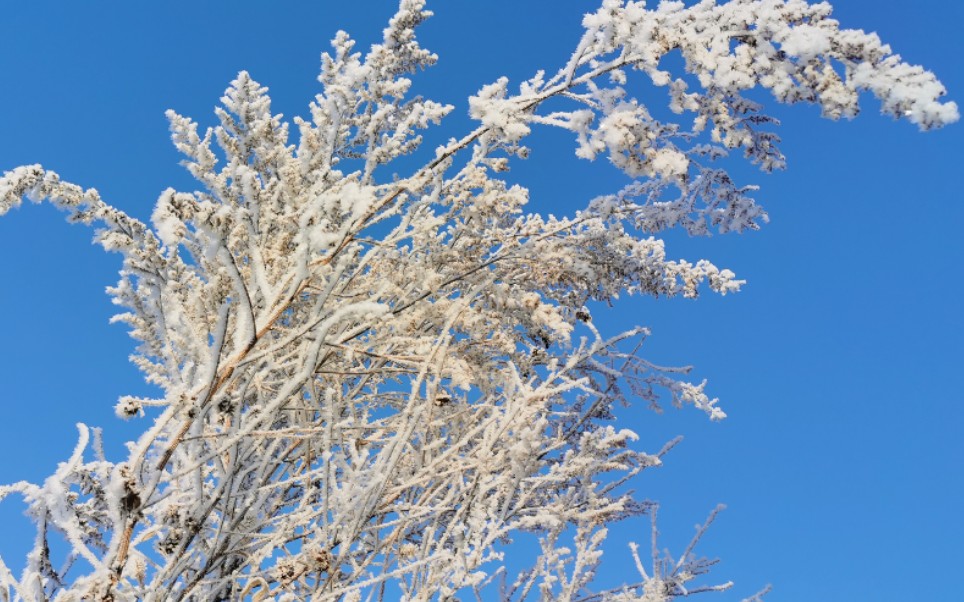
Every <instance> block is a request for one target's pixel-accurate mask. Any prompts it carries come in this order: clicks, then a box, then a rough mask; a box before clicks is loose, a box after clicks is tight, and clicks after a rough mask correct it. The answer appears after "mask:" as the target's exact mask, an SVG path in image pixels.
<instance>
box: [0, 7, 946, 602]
mask: <svg viewBox="0 0 964 602" xmlns="http://www.w3.org/2000/svg"><path fill="white" fill-rule="evenodd" d="M150 4H151V6H150V7H148V6H147V5H148V3H136V2H129V1H125V2H121V1H102V2H83V3H81V2H48V1H41V0H34V1H32V2H29V3H28V2H10V3H6V4H5V6H4V17H3V19H2V20H0V74H2V78H3V82H4V83H3V92H2V93H0V168H2V169H10V168H12V167H14V166H17V165H21V164H25V163H34V162H40V163H42V164H43V165H44V166H45V167H48V168H50V169H53V170H55V171H58V172H59V173H61V175H62V176H63V177H64V178H66V179H68V180H71V181H74V182H76V183H79V184H81V185H84V186H92V187H96V188H97V189H99V190H100V191H101V193H102V195H103V196H104V198H105V199H106V200H108V201H109V202H111V203H113V204H115V205H117V206H119V207H121V208H122V209H124V210H126V211H128V212H129V213H132V214H133V215H135V216H138V217H141V218H142V219H146V218H147V217H148V216H149V215H150V211H151V208H152V206H153V203H154V201H155V200H156V198H157V196H158V194H159V193H160V192H161V191H162V190H163V189H164V188H165V187H167V186H174V187H180V188H182V189H188V190H191V189H193V184H192V182H191V181H190V180H189V179H188V177H187V175H186V173H184V171H183V169H182V168H180V167H179V166H178V165H177V161H178V157H177V155H176V153H175V151H174V149H173V147H172V146H171V144H170V142H169V138H168V132H167V124H166V121H165V119H164V116H163V112H164V110H165V109H167V108H173V109H175V110H177V111H178V112H180V113H182V114H186V115H190V116H193V117H195V118H197V119H199V120H200V121H201V123H202V124H204V125H207V124H211V123H212V122H213V115H212V112H211V110H212V108H213V106H214V104H215V103H216V101H217V99H218V98H219V97H220V95H221V93H222V92H223V90H224V88H225V87H226V86H227V84H228V82H229V81H230V80H231V79H232V78H233V77H234V75H235V74H236V73H237V71H239V70H240V69H247V70H249V71H250V72H251V74H252V76H253V77H254V78H255V79H257V80H259V81H260V82H261V83H263V84H265V85H267V86H269V87H270V88H271V94H272V97H273V98H274V103H275V104H274V108H275V111H277V112H282V113H284V114H285V115H286V116H288V117H291V116H294V115H299V114H300V115H304V114H306V112H307V111H306V107H307V103H308V101H309V100H310V98H312V96H313V95H314V94H315V93H317V92H318V84H317V83H316V81H315V76H316V75H317V71H318V56H319V53H320V52H321V51H322V50H324V49H326V48H327V42H328V40H329V39H330V38H331V37H332V35H333V33H334V32H335V30H336V29H339V28H343V29H346V30H348V31H349V32H351V33H352V34H353V35H354V36H355V37H356V38H357V39H359V40H361V42H362V44H363V45H362V47H365V46H367V43H370V42H371V41H373V40H374V39H375V38H376V37H377V36H379V35H380V31H381V28H382V27H383V25H384V23H385V22H386V20H387V18H388V16H389V15H390V14H391V13H392V12H393V3H392V2H389V1H382V0H378V1H368V2H364V3H348V2H339V3H335V2H313V3H309V2H296V1H294V0H279V1H277V2H271V3H266V2H253V1H237V0H234V1H231V2H228V1H227V0H217V1H214V0H210V1H206V2H189V1H187V0H177V1H170V2H164V3H160V2H157V3H150ZM834 4H835V5H836V7H837V10H836V12H835V14H836V16H837V18H838V19H839V20H840V21H842V23H843V24H844V25H845V26H850V27H859V28H864V29H867V30H875V31H877V32H879V33H880V34H881V37H882V38H883V39H884V41H885V42H888V43H890V44H892V45H893V47H894V48H895V50H896V51H897V52H900V53H901V54H902V55H903V57H904V58H905V60H908V61H910V62H913V63H921V64H924V65H925V66H927V67H928V68H930V69H932V70H934V71H936V73H937V74H938V76H939V77H940V78H941V79H942V80H943V81H944V83H945V84H946V85H947V86H948V88H949V90H950V94H951V97H952V98H955V99H956V100H957V101H958V103H960V104H964V102H962V101H964V65H962V61H961V57H962V56H964V35H962V33H961V23H964V3H960V2H956V1H950V0H917V1H916V2H907V1H906V0H905V1H900V2H897V1H891V0H837V2H835V3H834ZM593 5H594V3H593V2H578V1H575V0H557V1H555V2H551V3H550V2H548V1H545V0H539V1H537V0H529V1H520V0H513V1H508V0H487V1H486V2H468V1H465V0H462V1H452V0H448V1H447V2H442V1H437V2H435V4H434V8H435V10H436V12H437V16H436V17H435V18H434V19H432V20H431V21H430V22H429V23H427V24H426V25H425V26H424V28H423V32H422V40H423V43H424V44H425V45H427V46H428V47H430V48H432V49H433V50H435V51H436V52H438V53H439V55H440V56H441V61H440V64H439V66H438V67H437V68H436V69H434V70H432V71H430V72H427V73H425V74H424V75H423V76H421V77H420V78H419V79H418V80H417V82H416V88H417V89H418V91H419V92H421V93H423V94H425V95H427V96H430V97H434V98H436V99H438V100H443V101H446V102H450V103H453V104H455V105H456V106H457V107H458V109H457V111H456V115H454V116H453V117H452V118H450V119H449V120H448V121H447V122H446V123H445V124H444V126H443V127H444V128H445V129H444V135H445V136H448V135H457V134H458V133H460V132H462V131H464V128H466V127H467V126H468V124H467V120H466V119H465V117H464V115H465V107H466V104H465V97H466V96H467V95H468V94H470V93H472V92H474V91H475V90H476V89H477V88H478V87H479V86H480V85H481V84H483V83H488V82H490V81H492V80H494V79H496V78H497V77H498V76H500V75H503V74H504V75H508V76H509V77H510V78H512V80H513V81H515V82H518V81H519V80H520V79H521V78H523V77H525V76H528V75H531V74H532V73H533V72H534V71H535V70H537V69H539V68H546V69H550V70H552V69H554V68H556V67H557V66H559V65H560V64H561V63H562V62H563V61H564V60H565V59H566V58H567V57H568V54H569V52H570V50H571V49H572V48H573V46H574V44H575V42H576V40H577V39H578V35H579V31H578V23H579V21H580V19H581V13H583V12H585V11H587V10H590V8H592V7H593ZM359 7H361V8H359ZM650 98H652V99H653V103H654V104H657V103H660V102H662V100H663V98H664V97H663V95H662V93H660V94H655V95H652V96H651V97H650ZM864 106H865V114H863V115H861V117H860V118H859V119H857V120H856V121H854V122H847V123H831V122H827V121H823V120H820V119H819V116H818V115H819V111H818V110H817V109H816V108H814V107H811V106H804V105H800V106H795V107H789V108H786V107H780V108H779V109H776V110H774V111H773V112H774V113H775V114H777V115H778V116H779V117H780V118H781V119H783V121H784V126H783V127H782V128H781V130H780V131H781V134H782V135H783V136H784V140H785V142H784V146H783V150H784V152H785V153H786V154H787V156H788V158H789V169H788V171H786V172H784V173H778V174H775V175H772V176H765V175H763V174H759V173H755V172H753V171H752V170H751V169H744V168H739V169H736V170H735V173H736V175H737V177H738V178H740V179H741V181H743V182H747V183H750V182H756V183H759V184H761V185H762V190H761V191H760V192H759V197H760V198H762V199H763V200H764V201H765V203H766V206H767V208H768V210H769V212H770V217H771V223H770V224H769V225H768V226H767V227H765V228H764V229H763V230H762V231H760V232H757V233H750V234H746V235H742V236H737V235H731V236H715V237H713V238H711V239H689V238H686V237H685V236H678V235H672V236H670V243H671V244H670V246H669V252H670V254H671V255H674V256H678V257H685V258H689V259H697V258H700V257H707V258H709V259H712V260H714V261H715V262H716V263H717V264H718V265H722V266H725V267H729V268H731V269H733V270H734V271H736V272H737V274H738V275H739V276H741V277H743V278H746V279H748V280H749V284H748V285H747V286H746V288H745V290H744V291H743V292H742V293H740V294H738V295H736V296H728V297H726V298H714V297H713V296H712V295H711V294H707V295H706V296H704V297H703V298H701V299H700V300H698V301H696V302H691V301H685V300H669V301H667V300H659V301H653V300H651V299H630V300H625V301H623V302H621V303H620V304H619V305H618V306H617V308H616V310H615V311H614V312H613V314H612V315H611V316H610V317H608V318H606V319H603V320H600V322H601V323H602V324H603V326H604V327H605V328H606V329H608V330H609V331H610V332H612V331H615V330H617V329H621V328H624V327H629V326H631V325H633V324H634V323H642V324H645V325H648V326H651V327H652V329H653V336H652V337H651V339H650V341H649V343H648V344H647V348H646V349H645V354H646V356H647V357H648V358H649V359H651V360H652V361H654V362H657V363H660V364H688V363H692V364H694V365H695V366H696V368H695V374H696V375H697V376H698V377H700V378H702V377H705V378H708V379H709V380H710V387H711V391H712V393H713V394H714V395H717V396H719V397H721V399H722V403H723V406H724V408H725V409H726V411H727V412H728V413H729V415H730V417H729V418H728V419H727V420H726V421H724V422H723V423H718V424H711V423H708V422H707V421H706V419H705V418H704V416H703V415H702V414H701V413H699V412H697V411H694V410H692V409H687V410H684V411H679V412H677V411H670V412H667V413H666V414H665V415H663V416H655V415H653V414H651V413H649V412H647V411H645V410H644V409H642V408H639V409H634V410H632V411H629V412H624V418H625V420H626V424H627V425H629V426H631V427H633V428H635V429H636V430H637V431H638V432H639V433H640V434H641V436H642V441H643V443H645V445H646V446H647V447H648V448H650V449H658V448H659V447H660V446H661V444H662V443H663V442H664V441H665V440H666V439H668V438H670V437H672V436H674V435H676V434H683V435H685V436H686V440H685V441H684V443H683V445H682V446H680V447H678V448H677V449H676V450H675V451H674V452H673V453H672V454H671V455H670V456H669V457H667V458H666V465H665V467H664V468H662V469H660V470H658V471H652V472H650V473H648V474H646V475H644V477H643V478H642V479H641V480H640V481H639V482H638V483H637V487H636V489H637V491H639V492H640V494H641V495H643V496H645V497H649V498H652V499H657V500H660V501H662V502H663V503H664V508H663V510H662V511H661V517H662V522H661V527H662V532H663V534H664V535H663V543H664V544H665V545H667V546H669V547H671V548H673V549H676V550H678V549H680V547H681V546H682V545H684V544H685V543H686V541H688V539H689V537H690V535H691V533H692V525H693V524H695V523H696V522H700V521H702V519H703V518H704V516H705V514H706V513H707V512H708V511H709V510H710V509H711V508H712V507H713V506H714V505H715V504H717V503H719V502H722V503H725V504H727V505H728V507H729V509H728V510H727V511H726V512H725V513H724V514H723V515H722V516H721V518H720V520H719V521H718V523H717V524H716V526H715V527H714V528H713V530H712V531H711V532H710V534H709V535H708V536H707V538H706V540H705V542H704V546H703V548H702V549H703V551H704V552H705V553H706V554H708V555H711V556H714V555H718V556H720V557H721V558H722V560H723V562H722V564H721V565H720V567H719V568H718V569H717V576H718V577H719V578H721V579H733V580H734V581H736V584H737V586H736V588H735V590H734V592H733V593H732V594H728V595H726V596H722V597H719V598H718V599H735V600H738V599H740V597H741V595H749V594H751V593H753V592H754V591H756V589H757V588H758V587H760V586H762V585H764V584H766V583H768V582H769V583H773V584H774V587H775V589H774V592H773V594H772V595H771V597H770V598H769V599H770V600H773V601H796V600H823V601H837V600H840V601H844V600H873V601H904V600H951V599H955V598H956V597H957V596H960V585H959V583H957V582H958V581H959V576H960V565H961V561H962V560H964V554H962V552H961V549H962V542H964V518H962V517H964V514H962V512H961V511H960V507H961V504H962V495H964V477H962V474H964V472H962V468H961V466H962V462H964V437H962V430H964V393H962V388H961V387H962V385H961V383H960V380H961V375H962V363H964V362H962V360H964V317H962V309H961V308H962V304H961V295H962V293H964V285H962V277H964V274H962V269H961V266H962V260H964V242H962V240H964V239H962V236H961V224H962V223H964V207H962V203H961V201H962V192H961V190H962V187H961V184H960V179H961V173H962V171H961V162H962V159H964V152H962V148H964V124H958V125H957V126H952V127H951V128H949V129H947V130H944V131H939V132H934V133H929V134H920V133H918V132H917V131H916V129H915V128H914V127H913V126H911V125H910V124H907V123H895V122H892V121H891V120H890V119H889V118H882V117H880V116H879V115H878V114H877V106H876V104H875V102H874V101H873V100H872V99H867V100H866V102H865V103H864ZM531 146H532V148H533V154H532V158H531V159H530V160H529V161H528V162H527V163H525V164H521V165H517V166H516V167H515V168H514V170H513V173H512V177H514V178H517V179H518V180H519V181H522V182H524V183H525V184H527V185H528V186H529V187H530V188H531V189H532V191H533V198H534V205H533V207H534V208H535V209H538V210H543V211H547V212H548V211H552V212H556V213H565V212H569V211H572V210H574V209H575V208H578V207H580V206H581V205H583V204H584V203H585V202H586V201H587V199H589V198H591V197H592V196H595V195H597V194H602V193H607V192H612V191H614V190H615V189H617V188H618V187H619V186H620V185H621V183H622V180H621V178H620V177H619V176H618V175H617V174H615V172H614V170H612V169H611V168H610V167H609V166H607V165H606V164H605V162H599V163H598V164H593V165H589V164H586V163H584V162H578V161H577V160H575V159H574V158H573V157H572V156H571V150H572V149H573V146H572V143H571V141H570V140H568V139H567V138H566V137H564V136H561V135H559V134H558V133H550V134H547V135H545V136H536V137H534V138H533V139H532V142H531ZM90 236H91V232H90V231H88V230H86V229H85V228H83V227H80V226H69V225H67V224H66V223H65V222H64V221H63V218H62V216H60V215H58V214H57V213H56V212H55V211H54V210H52V209H51V208H50V207H45V206H44V207H37V206H33V205H30V206H26V207H24V208H22V209H20V210H19V211H16V212H14V213H12V214H10V215H7V216H6V217H4V218H2V219H0V256H2V258H3V259H2V261H0V283H2V285H0V287H2V288H0V336H2V339H0V340H2V348H0V349H2V358H3V359H2V361H0V385H2V387H0V483H9V482H11V481H15V480H19V479H29V480H42V479H43V478H45V477H46V476H47V475H48V474H50V473H51V472H52V471H53V470H54V467H55V465H56V463H57V462H58V461H61V460H63V459H65V458H66V457H67V456H68V454H69V451H70V449H71V448H72V447H73V445H74V442H75V440H76V430H75V428H74V426H73V425H74V423H76V422H78V421H83V422H85V423H87V424H90V425H94V426H103V427H104V428H105V430H106V432H107V436H108V440H109V441H110V450H111V451H112V452H113V454H114V457H115V458H118V457H119V456H120V453H121V450H122V443H123V441H124V440H125V439H126V438H133V437H134V436H135V434H136V433H137V432H138V431H139V430H140V429H141V428H144V427H145V426H146V425H145V424H143V423H138V422H136V421H135V422H133V423H130V424H127V423H121V422H120V421H119V420H117V419H116V418H114V415H113V411H112V407H113V405H114V402H115V400H116V399H117V397H118V396H119V395H122V394H136V393H139V392H146V391H148V389H147V387H146V385H144V384H143V383H142V381H141V379H140V377H139V375H138V374H137V373H136V371H135V370H134V368H133V367H132V366H131V365H130V364H128V363H127V361H126V357H127V355H128V353H129V352H130V351H131V345H130V343H131V342H130V340H129V339H128V338H127V336H126V334H125V332H124V329H123V327H122V326H108V325H107V319H108V317H109V316H110V315H111V314H112V313H113V311H114V309H115V308H113V307H112V306H111V305H110V303H109V301H108V298H107V297H106V295H105V294H104V287H105V286H107V285H110V284H113V283H114V282H115V280H116V277H115V276H116V270H117V268H118V267H119V258H118V257H117V256H110V255H106V254H105V253H103V252H102V251H101V250H100V249H99V248H97V247H93V246H91V245H90V242H89V241H90ZM21 511H22V506H21V505H20V503H19V501H18V500H16V499H9V500H7V501H4V502H3V503H0V554H3V555H4V557H5V558H6V560H7V562H8V563H9V564H10V565H11V566H15V567H19V566H21V564H22V560H21V558H20V557H19V556H20V555H21V554H22V553H23V551H24V550H25V549H26V548H27V546H28V545H29V538H30V533H31V532H30V531H28V530H27V528H26V522H25V519H24V518H22V517H21V515H20V513H21ZM628 527H629V525H621V526H620V528H619V529H617V530H616V531H617V533H616V534H615V535H614V537H613V543H614V545H613V546H611V548H610V551H609V552H608V554H607V557H608V562H609V564H608V565H607V566H608V568H607V569H606V571H605V574H604V577H605V579H606V580H607V581H615V582H620V581H623V580H624V579H625V580H629V579H630V578H631V577H630V571H631V562H630V558H629V556H628V553H627V550H626V548H625V546H624V545H623V543H624V542H625V541H626V540H628V539H636V540H638V541H640V542H643V541H645V540H646V539H647V537H648V534H647V532H646V525H645V524H643V523H640V524H638V525H633V528H632V529H630V528H628ZM624 575H625V577H624ZM709 599H713V598H712V596H711V597H710V598H709Z"/></svg>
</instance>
